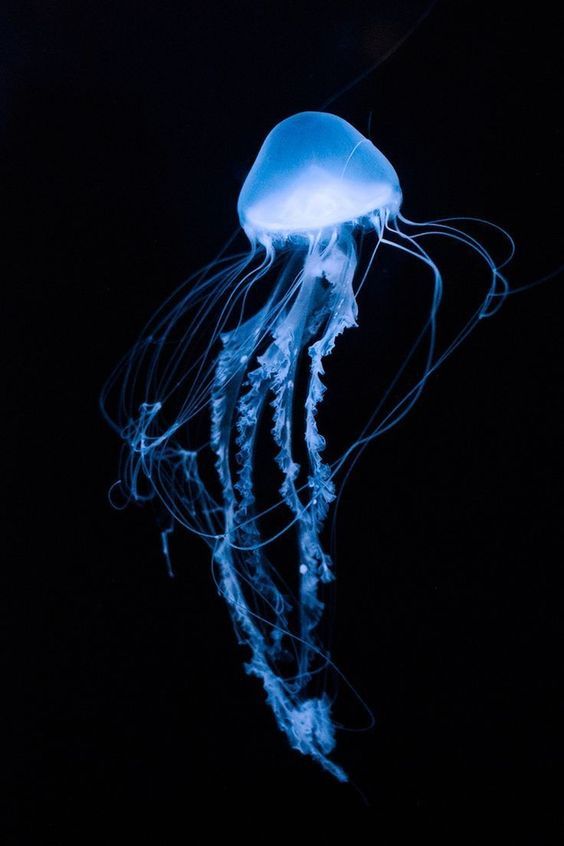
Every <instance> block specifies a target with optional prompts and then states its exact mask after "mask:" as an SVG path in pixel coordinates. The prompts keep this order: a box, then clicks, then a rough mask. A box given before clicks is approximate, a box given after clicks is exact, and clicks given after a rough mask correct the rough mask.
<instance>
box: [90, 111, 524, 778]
mask: <svg viewBox="0 0 564 846" xmlns="http://www.w3.org/2000/svg"><path fill="white" fill-rule="evenodd" d="M401 202H402V192H401V189H400V183H399V179H398V176H397V174H396V172H395V170H394V168H393V167H392V165H391V164H390V162H389V161H388V160H387V158H386V157H385V156H384V155H383V154H382V153H381V152H380V151H379V150H378V149H377V148H376V147H375V146H374V144H373V143H372V142H371V141H370V140H369V139H368V138H366V137H364V136H363V135H362V134H361V133H360V132H358V131H357V130H356V129H354V128H353V127H352V126H351V125H350V124H349V123H347V122H346V121H345V120H343V119H342V118H340V117H337V116H336V115H333V114H327V113H323V112H303V113H300V114H296V115H294V116H292V117H289V118H288V119H286V120H283V121H282V122H281V123H279V124H278V125H277V126H275V128H274V129H273V130H272V131H271V132H270V134H269V135H268V136H267V138H266V140H265V141H264V143H263V145H262V147H261V148H260V150H259V153H258V156H257V158H256V160H255V162H254V164H253V166H252V168H251V170H250V172H249V174H248V176H247V178H246V180H245V182H244V184H243V187H242V189H241V193H240V196H239V203H238V212H239V219H240V223H241V226H242V228H243V229H244V231H245V233H246V235H247V237H248V241H249V246H248V248H247V249H246V250H245V251H243V252H242V253H238V254H235V255H231V256H227V255H225V253H226V250H224V252H223V253H221V254H220V255H219V257H217V258H216V259H215V260H214V261H213V262H211V263H210V264H209V265H208V266H207V267H205V268H204V269H203V270H202V271H200V272H199V273H198V274H197V275H196V276H194V277H192V278H191V279H189V280H188V281H187V282H186V283H185V284H184V285H183V286H182V287H181V288H180V289H179V290H178V291H177V292H176V293H175V294H173V295H172V297H171V298H170V299H169V300H167V301H166V302H165V303H164V305H163V306H162V307H161V308H160V309H159V310H158V312H157V313H156V314H155V315H154V317H153V318H152V319H151V320H150V322H149V324H148V325H147V327H146V328H145V330H144V331H143V333H142V335H141V337H140V338H139V340H138V342H137V343H136V344H135V345H134V347H133V349H132V350H131V351H130V352H129V353H128V354H127V355H126V356H125V358H124V359H123V360H122V362H121V363H120V364H119V365H118V367H117V368H116V370H115V371H114V373H113V375H112V376H111V378H110V380H109V381H108V384H107V386H106V388H105V389H104V392H103V395H102V408H103V410H104V413H105V415H106V417H107V419H108V420H109V422H110V423H111V425H112V426H114V428H115V429H116V431H117V432H118V433H119V435H120V436H121V438H122V439H123V442H124V449H123V459H122V472H121V478H120V480H119V483H117V484H119V487H120V488H121V490H122V492H123V493H124V494H125V496H126V498H128V499H132V500H135V501H141V502H142V501H145V500H148V499H152V498H157V499H158V500H160V501H161V503H162V504H163V505H164V507H165V509H166V513H168V514H169V515H170V516H171V518H172V521H171V523H172V524H181V525H182V526H184V527H185V528H187V529H188V530H190V531H191V532H193V533H194V534H196V535H199V536H200V537H201V538H203V539H204V540H205V542H206V543H207V544H208V545H209V547H210V551H211V560H212V573H213V577H214V579H215V583H216V585H217V589H218V591H219V593H220V594H221V596H222V597H223V598H224V599H225V601H226V603H227V605H228V607H229V611H230V614H231V617H232V620H233V625H234V628H235V632H236V635H237V637H238V640H239V642H240V643H241V644H242V645H244V647H245V648H246V651H247V663H246V670H247V672H248V673H250V674H252V675H254V676H257V677H258V678H259V679H260V680H261V682H262V684H263V686H264V690H265V692H266V698H267V701H268V704H269V705H270V707H271V709H272V711H273V713H274V716H275V718H276V722H277V724H278V726H279V727H280V729H281V730H282V731H283V732H284V733H285V735H286V737H287V738H288V741H289V743H290V744H291V746H292V747H293V748H294V749H296V750H298V751H299V752H301V753H303V754H304V755H309V756H311V757H312V758H313V759H314V760H316V761H317V762H318V763H319V764H321V765H322V766H323V767H324V768H325V769H326V770H328V771H329V772H330V773H332V774H333V775H334V776H335V777H336V778H337V779H339V780H341V781H346V779H347V775H346V773H345V772H344V770H343V769H342V768H341V767H340V766H339V765H338V764H337V763H335V762H334V761H333V760H332V757H331V753H332V751H333V749H334V746H335V732H336V727H337V726H336V722H335V719H334V716H333V715H332V708H333V706H334V696H333V695H332V694H330V693H329V690H328V684H327V674H328V672H329V671H330V670H333V671H334V672H337V673H338V672H339V671H338V670H337V668H336V667H335V666H334V664H333V662H332V660H331V657H330V654H329V650H328V648H327V646H326V645H324V639H323V638H322V636H321V633H322V628H323V627H322V625H321V623H322V619H323V615H324V609H325V608H326V606H327V598H328V596H329V591H330V589H331V582H332V581H333V580H334V567H333V561H332V556H331V555H330V554H329V552H328V551H327V549H328V542H327V538H326V537H325V535H326V533H327V526H326V523H327V518H328V513H329V510H330V508H331V506H332V504H333V506H334V505H335V500H336V499H337V497H338V495H339V490H340V486H341V485H342V484H343V480H344V478H346V472H347V469H349V470H350V466H351V463H352V462H354V461H355V460H356V458H358V455H359V454H360V452H361V451H362V449H363V448H364V447H365V446H366V445H367V444H368V443H369V442H370V441H372V440H374V439H375V438H376V437H378V436H379V435H381V434H382V433H383V432H385V431H387V430H388V429H390V427H392V426H393V425H395V424H396V423H397V422H398V421H399V420H400V419H401V418H402V417H403V416H404V415H405V414H406V413H407V411H408V410H409V409H410V408H411V407H412V406H413V404H414V403H415V402H416V400H417V398H418V397H419V395H420V394H421V391H422V390H423V387H424V385H425V383H426V381H427V379H428V378H429V376H430V374H431V373H432V372H433V371H434V370H436V369H437V367H438V366H439V365H440V364H441V363H442V361H444V360H445V358H446V357H447V356H448V355H449V354H450V353H451V352H452V350H453V349H454V348H455V347H456V346H457V345H458V344H459V343H460V342H461V341H462V340H463V338H464V337H465V336H466V335H467V334H468V332H469V331H471V329H472V328H473V326H475V325H476V323H477V321H478V320H480V319H481V318H483V317H486V316H487V315H489V314H492V313H493V312H494V311H495V310H496V309H497V308H498V307H499V305H500V304H501V302H502V301H503V298H504V296H505V294H506V292H507V282H506V280H505V278H504V276H503V275H502V273H501V268H502V266H503V264H505V263H506V261H507V260H508V259H506V261H505V262H503V263H497V264H496V262H495V261H494V259H493V258H492V257H491V255H490V253H489V252H488V251H487V250H486V249H485V248H484V247H483V246H482V244H481V242H480V241H478V240H477V238H476V237H475V236H474V235H472V234H469V233H468V232H467V231H464V230H463V229H462V228H461V225H462V221H463V220H466V221H469V220H471V219H470V218H464V219H463V218H458V219H457V220H452V219H451V220H436V221H432V222H431V223H427V224H415V223H412V222H410V221H408V220H407V219H406V218H404V217H403V216H402V214H401V212H400V206H401ZM480 225H485V226H492V224H486V222H484V221H481V222H480ZM495 228H496V229H497V227H495ZM501 231H502V230H501ZM429 235H434V236H442V237H444V238H448V239H450V240H455V241H457V242H459V243H461V244H462V245H464V246H465V247H466V248H468V249H469V250H471V251H473V252H474V253H475V254H476V255H477V256H478V257H479V259H480V260H481V261H483V262H484V264H485V267H486V269H487V272H488V277H489V282H488V287H487V292H486V294H485V296H484V298H483V299H482V300H481V302H480V304H479V307H478V308H477V309H476V310H475V311H473V312H472V314H471V316H470V319H469V320H467V321H465V323H464V326H463V328H462V329H461V330H460V331H459V332H458V334H457V335H456V336H455V337H454V338H453V339H452V340H451V341H450V342H449V343H448V344H447V345H446V347H445V348H443V349H442V350H438V349H437V341H436V321H437V315H438V310H439V306H440V303H441V296H442V288H443V283H442V277H441V273H440V271H439V268H438V266H437V264H436V263H435V261H434V260H433V258H431V255H430V254H429V252H428V251H427V249H426V248H425V247H424V246H423V242H424V239H425V238H426V237H428V236H429ZM382 245H388V246H390V247H393V249H395V250H400V251H402V252H403V253H406V254H408V255H409V256H411V257H413V258H414V259H415V260H416V261H417V262H418V263H419V264H420V265H421V266H422V269H424V270H425V271H426V272H427V273H428V274H429V278H430V281H431V296H430V300H429V307H428V310H427V312H426V315H425V319H424V321H423V325H422V326H421V331H420V333H419V334H418V336H417V337H416V338H415V341H414V344H413V348H412V352H411V353H410V355H408V356H407V359H406V360H404V361H403V362H402V363H401V367H399V368H398V371H397V374H396V378H395V380H394V381H397V378H398V376H399V373H400V371H403V370H404V369H405V366H406V361H407V360H409V358H410V356H411V355H412V354H414V352H415V351H419V354H421V350H423V356H422V364H419V365H418V367H417V371H416V375H415V377H414V378H413V379H412V381H411V382H410V384H409V386H408V387H406V388H405V390H402V391H401V392H400V394H399V395H398V393H397V391H396V392H395V393H394V392H392V391H391V390H389V391H388V392H387V399H388V402H387V404H384V402H383V399H384V398H383V397H379V398H377V403H376V406H375V411H374V413H373V414H372V415H371V416H370V419H369V420H368V421H367V423H366V425H365V427H364V428H363V430H362V431H361V432H360V433H358V436H357V437H356V438H355V439H354V440H353V442H352V443H349V444H348V446H347V447H346V449H344V450H343V452H342V453H341V454H340V455H339V456H338V457H337V458H336V459H335V460H334V461H331V462H329V461H328V460H325V459H324V450H325V447H326V441H325V438H324V435H323V434H322V433H321V431H320V427H319V425H318V410H319V408H320V405H321V403H322V402H323V400H324V394H325V385H324V383H323V375H324V363H325V360H326V359H327V357H328V356H329V355H331V353H332V352H333V349H334V347H335V345H336V342H337V339H338V338H339V336H340V335H341V334H342V333H344V332H345V330H347V329H351V328H353V327H355V326H356V325H357V317H358V308H357V298H358V294H359V292H360V290H361V288H362V287H363V285H364V283H365V281H366V279H367V278H369V277H370V279H371V280H372V278H373V277H374V278H375V277H377V274H376V268H375V257H376V253H377V251H378V249H379V248H380V247H381V246H382ZM391 387H392V386H390V388H391ZM390 397H392V398H393V399H392V400H391V401H390ZM269 448H270V450H271V456H270V459H269V457H267V453H268V451H269ZM269 460H270V463H269ZM170 529H171V526H170V525H169V526H168V528H167V529H165V531H164V532H163V534H162V540H163V551H164V553H165V556H166V558H167V561H168V562H169V564H170V558H169V548H168V535H169V532H170ZM343 678H344V677H343Z"/></svg>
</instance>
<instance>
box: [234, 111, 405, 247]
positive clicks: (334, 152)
mask: <svg viewBox="0 0 564 846" xmlns="http://www.w3.org/2000/svg"><path fill="white" fill-rule="evenodd" d="M400 203H401V189H400V185H399V179H398V176H397V174H396V172H395V170H394V168H393V167H392V165H391V164H390V162H389V161H388V159H387V158H386V157H385V156H384V155H383V153H381V152H380V150H378V148H377V147H375V146H374V144H373V143H372V142H371V141H370V140H369V139H368V138H365V137H364V136H363V135H361V133H360V132H358V130H356V129H355V128H354V127H353V126H351V125H350V123H347V121H346V120H343V118H340V117H337V115H333V114H327V113H325V112H300V113H299V114H296V115H293V116H292V117H289V118H286V120H283V121H281V122H280V123H279V124H277V126H275V127H274V129H273V130H272V131H271V132H270V133H269V135H268V136H267V137H266V139H265V141H264V143H263V145H262V147H261V148H260V150H259V153H258V155H257V158H256V160H255V162H254V164H253V166H252V168H251V170H250V171H249V174H248V176H247V178H246V180H245V182H244V184H243V187H242V189H241V193H240V195H239V203H238V211H239V219H240V222H241V226H242V227H243V229H244V230H245V232H246V233H247V235H248V237H249V238H250V240H251V242H254V241H258V242H260V243H262V244H263V245H265V246H267V247H268V246H270V245H271V244H272V243H273V242H274V243H279V242H284V241H285V240H286V239H288V238H291V239H292V240H294V241H295V240H299V239H301V238H304V239H310V238H311V236H312V233H319V232H325V233H327V232H331V231H333V230H335V229H336V228H338V227H340V226H343V225H346V224H352V225H353V226H361V227H363V228H371V227H373V225H374V219H375V217H376V218H377V219H378V221H382V220H383V219H385V218H388V217H391V218H393V217H395V216H396V215H397V213H398V211H399V207H400Z"/></svg>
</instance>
